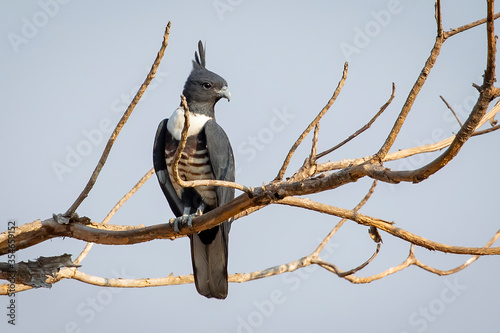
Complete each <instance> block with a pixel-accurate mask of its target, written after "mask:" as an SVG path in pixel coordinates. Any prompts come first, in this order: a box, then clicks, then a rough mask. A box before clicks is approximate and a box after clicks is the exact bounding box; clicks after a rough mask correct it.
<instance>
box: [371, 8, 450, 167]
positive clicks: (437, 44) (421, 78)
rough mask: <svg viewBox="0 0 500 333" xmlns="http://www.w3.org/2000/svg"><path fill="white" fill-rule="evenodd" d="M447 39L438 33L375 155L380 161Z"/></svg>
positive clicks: (392, 142)
mask: <svg viewBox="0 0 500 333" xmlns="http://www.w3.org/2000/svg"><path fill="white" fill-rule="evenodd" d="M440 11H441V9H440V2H439V1H437V2H436V19H441V14H438V13H440ZM440 24H441V22H439V21H438V22H437V25H438V28H437V30H438V32H440V31H442V30H440V28H439V26H440ZM444 41H445V38H444V37H443V34H438V35H437V36H436V41H435V43H434V46H433V47H432V50H431V54H430V55H429V57H428V58H427V61H426V62H425V65H424V68H423V69H422V71H421V72H420V75H419V76H418V78H417V81H416V82H415V83H414V85H413V87H412V89H411V90H410V93H409V94H408V97H407V98H406V101H405V104H404V105H403V107H402V109H401V112H400V113H399V116H398V119H397V120H396V122H395V123H394V126H393V128H392V129H391V132H390V133H389V135H388V136H387V138H386V140H385V142H384V144H383V145H382V147H380V150H379V151H378V152H377V153H376V154H375V157H376V158H378V160H379V161H382V160H383V159H384V158H385V156H386V155H387V153H388V152H389V150H390V149H391V147H392V145H393V144H394V142H395V141H396V138H397V136H398V134H399V132H400V131H401V128H402V127H403V123H404V122H405V120H406V117H407V116H408V114H409V113H410V111H411V109H412V107H413V103H414V102H415V99H416V98H417V96H418V94H419V92H420V90H421V89H422V86H423V85H424V83H425V82H426V80H427V77H428V76H429V73H430V71H431V69H432V68H433V67H434V64H435V63H436V60H437V57H438V56H439V52H440V51H441V47H442V45H443V43H444Z"/></svg>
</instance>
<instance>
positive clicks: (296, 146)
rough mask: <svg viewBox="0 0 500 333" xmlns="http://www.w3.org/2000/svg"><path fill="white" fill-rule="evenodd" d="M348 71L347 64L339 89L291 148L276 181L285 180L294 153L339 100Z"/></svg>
mask: <svg viewBox="0 0 500 333" xmlns="http://www.w3.org/2000/svg"><path fill="white" fill-rule="evenodd" d="M347 69H348V65H347V62H346V63H345V64H344V71H343V73H342V78H341V79H340V81H339V83H338V85H337V88H336V89H335V91H334V93H333V95H332V97H331V98H330V100H329V101H328V103H326V105H325V107H324V108H323V109H322V110H321V111H320V113H319V114H318V115H317V116H316V118H314V120H313V121H312V122H311V123H310V124H309V126H307V128H306V129H305V130H304V132H302V134H301V135H300V136H299V138H298V139H297V141H295V143H294V144H293V146H292V148H290V151H289V152H288V155H287V156H286V158H285V161H284V162H283V165H282V166H281V169H280V171H279V172H278V175H277V176H276V178H275V179H274V181H280V180H282V179H283V176H284V175H285V172H286V168H287V167H288V164H290V160H291V159H292V156H293V153H295V150H297V148H298V147H299V145H300V144H301V143H302V141H303V140H304V139H305V137H306V136H307V134H309V132H310V131H311V130H312V129H313V127H314V126H316V124H317V123H318V122H319V121H320V120H321V118H322V117H323V116H324V115H325V114H326V113H327V112H328V110H329V109H330V107H331V106H332V105H333V103H334V102H335V100H336V99H337V97H338V95H339V94H340V90H341V89H342V87H343V86H344V83H345V80H346V78H347Z"/></svg>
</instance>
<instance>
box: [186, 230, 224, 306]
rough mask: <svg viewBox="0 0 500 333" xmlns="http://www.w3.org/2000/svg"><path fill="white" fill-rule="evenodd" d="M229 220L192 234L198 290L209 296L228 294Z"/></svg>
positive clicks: (192, 251) (195, 278)
mask: <svg viewBox="0 0 500 333" xmlns="http://www.w3.org/2000/svg"><path fill="white" fill-rule="evenodd" d="M228 235H229V222H227V221H226V222H224V223H222V224H220V225H218V226H216V227H214V228H212V229H209V230H205V231H202V232H200V233H197V234H193V235H191V236H190V239H191V260H192V263H193V272H194V283H195V285H196V290H198V293H200V294H201V295H203V296H205V297H208V298H212V297H214V298H219V299H224V298H226V296H227V257H228V250H227V245H228Z"/></svg>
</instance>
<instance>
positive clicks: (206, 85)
mask: <svg viewBox="0 0 500 333" xmlns="http://www.w3.org/2000/svg"><path fill="white" fill-rule="evenodd" d="M203 88H205V89H210V88H212V85H211V84H210V83H208V82H205V83H203Z"/></svg>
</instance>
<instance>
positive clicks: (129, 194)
mask: <svg viewBox="0 0 500 333" xmlns="http://www.w3.org/2000/svg"><path fill="white" fill-rule="evenodd" d="M154 172H155V170H154V168H151V169H150V170H149V171H148V172H147V173H146V174H145V175H144V176H142V178H141V179H140V180H139V181H138V182H137V184H135V185H134V187H132V188H131V189H130V191H128V192H127V194H125V195H124V196H123V197H122V198H121V199H120V201H118V202H117V203H116V205H115V206H114V207H113V208H112V209H111V210H110V211H109V213H108V215H106V217H105V218H104V220H102V222H101V225H106V224H108V222H109V221H110V220H111V218H112V217H113V215H115V213H116V212H117V211H118V210H119V209H120V208H121V207H122V206H123V204H124V203H125V202H126V201H127V200H128V199H130V198H131V197H132V196H133V195H134V193H135V192H137V190H138V189H140V188H141V187H142V185H144V183H145V182H146V181H147V180H148V179H149V178H150V177H151V176H152V175H153V174H154ZM93 245H94V243H92V242H89V243H87V245H85V248H84V249H83V251H82V252H81V253H80V255H79V256H78V257H77V258H76V259H75V260H74V261H73V262H74V263H75V264H76V265H78V264H79V263H81V262H82V260H83V259H85V257H86V256H87V254H88V253H89V252H90V249H91V248H92V246H93Z"/></svg>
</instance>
